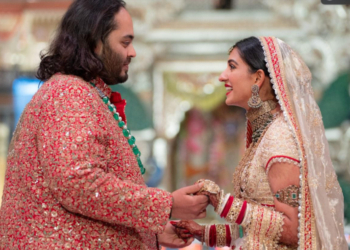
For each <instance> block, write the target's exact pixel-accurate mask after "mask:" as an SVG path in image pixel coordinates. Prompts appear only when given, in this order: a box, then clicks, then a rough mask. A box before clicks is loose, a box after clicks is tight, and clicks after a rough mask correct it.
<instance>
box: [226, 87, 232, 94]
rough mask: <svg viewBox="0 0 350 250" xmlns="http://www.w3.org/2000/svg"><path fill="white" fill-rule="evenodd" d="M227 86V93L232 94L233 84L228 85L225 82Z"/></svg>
mask: <svg viewBox="0 0 350 250" xmlns="http://www.w3.org/2000/svg"><path fill="white" fill-rule="evenodd" d="M225 88H226V91H227V92H226V95H228V94H230V93H231V91H232V86H231V85H228V84H225Z"/></svg>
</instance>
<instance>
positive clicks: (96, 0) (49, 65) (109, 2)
mask: <svg viewBox="0 0 350 250" xmlns="http://www.w3.org/2000/svg"><path fill="white" fill-rule="evenodd" d="M125 5H126V4H125V2H124V1H122V0H75V1H74V2H73V3H72V5H71V6H70V7H69V9H68V11H67V12H66V14H65V15H64V17H63V19H62V22H61V24H60V26H59V28H58V31H57V35H56V37H55V38H54V40H53V42H52V43H51V45H50V48H49V50H48V52H47V53H44V54H41V62H40V65H39V69H38V71H37V74H36V77H37V78H38V79H40V80H41V81H46V80H48V79H49V78H50V77H51V76H52V75H54V74H55V73H57V72H60V73H63V74H70V75H76V76H80V77H81V78H83V79H84V80H85V81H90V80H92V79H94V78H96V77H97V76H99V75H100V74H101V73H102V72H103V69H104V67H103V63H102V61H101V60H100V59H99V58H98V57H97V56H96V55H95V52H94V50H95V48H96V46H97V43H98V42H99V41H102V42H103V43H104V42H105V40H106V38H107V36H108V35H109V33H110V32H111V31H112V30H114V29H116V28H117V27H116V26H117V24H116V23H115V21H114V16H115V14H116V13H118V12H119V10H120V8H125Z"/></svg>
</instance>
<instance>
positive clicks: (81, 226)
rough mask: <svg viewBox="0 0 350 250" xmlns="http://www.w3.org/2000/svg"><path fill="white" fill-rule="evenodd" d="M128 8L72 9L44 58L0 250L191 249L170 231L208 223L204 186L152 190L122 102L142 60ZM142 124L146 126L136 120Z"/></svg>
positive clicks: (16, 147)
mask: <svg viewBox="0 0 350 250" xmlns="http://www.w3.org/2000/svg"><path fill="white" fill-rule="evenodd" d="M133 38H134V32H133V24H132V19H131V17H130V15H129V13H128V12H127V10H126V8H125V3H124V2H123V1H122V0H76V1H74V2H73V4H72V5H71V6H70V8H69V9H68V11H67V13H66V14H65V16H64V17H63V19H62V22H61V25H60V27H59V29H58V32H57V35H56V37H55V39H54V40H53V42H52V43H51V46H50V48H49V50H48V52H47V53H46V54H43V55H42V56H41V63H40V66H39V69H38V72H37V77H38V78H39V79H40V80H42V81H43V82H44V84H43V85H42V87H41V88H40V89H39V91H38V92H37V93H36V94H35V96H34V97H33V99H32V100H31V102H30V103H29V104H28V105H27V107H26V109H25V110H24V112H23V114H22V116H21V119H20V121H19V122H18V125H17V128H16V131H15V133H14V136H13V139H12V141H11V144H10V147H9V153H8V161H7V172H6V180H5V188H4V195H3V202H2V207H1V210H0V249H50V248H51V249H64V248H65V249H157V248H158V247H159V244H161V245H164V246H167V247H183V246H186V245H189V244H190V243H191V242H192V240H193V238H192V239H190V240H189V241H187V242H184V241H182V240H181V239H179V238H178V237H177V236H176V234H175V232H174V228H173V227H172V226H171V224H170V223H168V219H169V218H170V217H171V216H173V217H175V218H181V219H197V218H204V217H205V208H206V206H207V205H208V198H207V197H206V196H204V195H201V196H192V195H191V194H192V193H196V192H197V191H199V190H200V188H201V186H200V185H193V186H189V187H185V188H182V189H179V190H177V191H175V192H173V193H168V192H166V191H163V190H160V189H157V188H148V187H147V186H146V185H145V183H144V180H143V178H142V174H143V173H144V172H145V169H144V167H143V164H142V161H141V159H140V154H141V153H140V151H139V149H138V148H137V146H136V140H135V138H134V137H133V136H132V135H131V134H130V133H131V132H130V131H129V130H128V128H127V123H126V117H125V114H124V108H125V101H124V100H123V99H121V97H120V95H119V94H118V93H111V89H110V87H109V85H113V84H118V83H122V82H125V81H126V80H127V78H128V67H129V63H130V62H131V59H132V58H133V57H135V56H136V52H135V50H134V47H133V44H132V42H133ZM140 122H142V117H140Z"/></svg>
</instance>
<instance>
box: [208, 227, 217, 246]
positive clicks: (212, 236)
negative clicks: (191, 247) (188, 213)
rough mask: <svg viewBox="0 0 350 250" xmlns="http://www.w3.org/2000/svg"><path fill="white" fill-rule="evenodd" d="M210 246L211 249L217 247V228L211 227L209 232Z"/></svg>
mask: <svg viewBox="0 0 350 250" xmlns="http://www.w3.org/2000/svg"><path fill="white" fill-rule="evenodd" d="M209 245H210V247H214V246H215V245H216V226H215V225H211V227H210V231H209Z"/></svg>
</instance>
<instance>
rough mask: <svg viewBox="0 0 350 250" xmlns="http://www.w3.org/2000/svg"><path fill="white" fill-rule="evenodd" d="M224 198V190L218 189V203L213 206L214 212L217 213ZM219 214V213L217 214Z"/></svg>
mask: <svg viewBox="0 0 350 250" xmlns="http://www.w3.org/2000/svg"><path fill="white" fill-rule="evenodd" d="M224 200H225V197H224V190H221V191H220V194H219V203H218V205H217V206H216V208H215V212H216V213H219V211H220V209H221V206H222V205H223V204H222V203H223V202H224ZM219 215H220V214H219Z"/></svg>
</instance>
